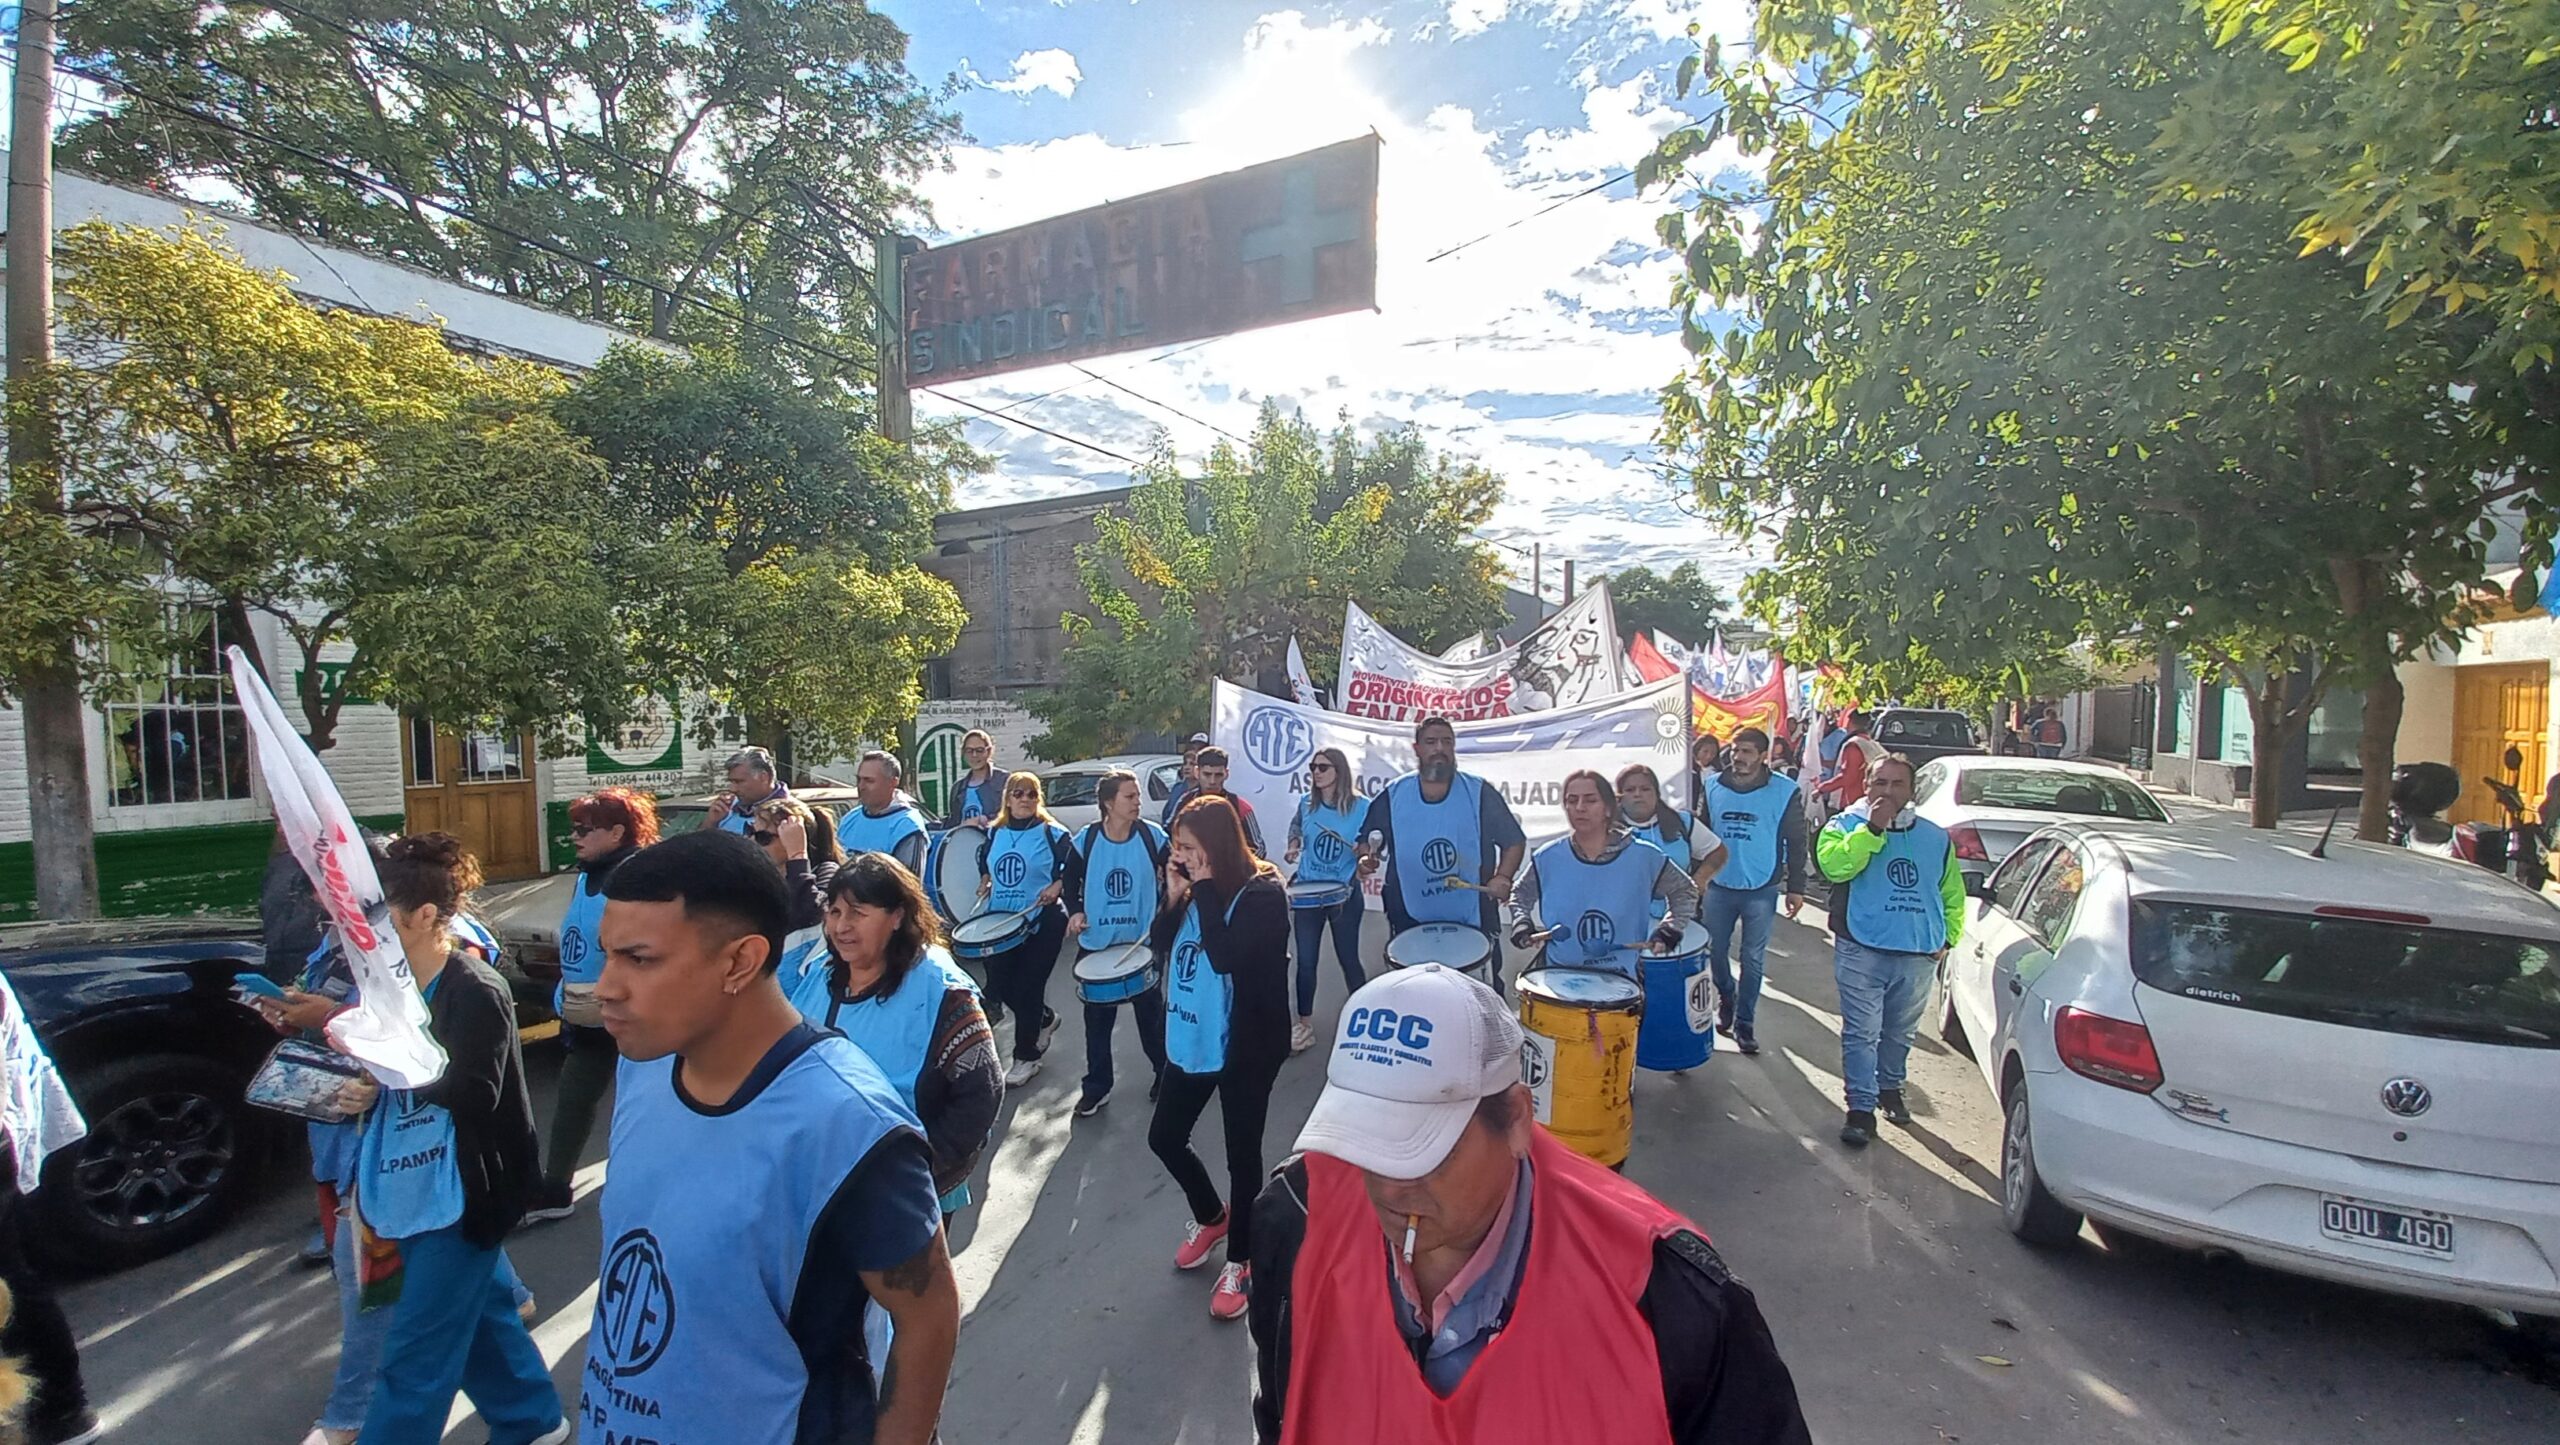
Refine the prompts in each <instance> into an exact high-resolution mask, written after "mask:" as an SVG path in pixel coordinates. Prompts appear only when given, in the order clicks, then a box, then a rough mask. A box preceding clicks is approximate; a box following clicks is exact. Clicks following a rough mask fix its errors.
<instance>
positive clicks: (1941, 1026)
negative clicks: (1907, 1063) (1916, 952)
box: [1938, 959, 1973, 1058]
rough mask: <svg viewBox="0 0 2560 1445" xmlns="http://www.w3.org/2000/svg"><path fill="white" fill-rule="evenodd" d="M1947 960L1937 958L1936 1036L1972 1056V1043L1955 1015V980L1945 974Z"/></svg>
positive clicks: (1949, 1045)
mask: <svg viewBox="0 0 2560 1445" xmlns="http://www.w3.org/2000/svg"><path fill="white" fill-rule="evenodd" d="M1947 969H1948V960H1946V959H1940V960H1938V1038H1939V1039H1940V1040H1941V1041H1942V1042H1944V1043H1945V1044H1946V1045H1947V1046H1948V1047H1949V1048H1953V1049H1958V1050H1961V1051H1962V1052H1963V1053H1964V1055H1965V1057H1967V1058H1971V1057H1972V1056H1973V1044H1972V1042H1971V1041H1970V1040H1968V1039H1966V1038H1965V1036H1964V1020H1962V1019H1960V1018H1957V1017H1956V981H1955V980H1954V979H1952V978H1950V977H1948V976H1947Z"/></svg>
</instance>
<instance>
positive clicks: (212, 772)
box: [103, 608, 251, 808]
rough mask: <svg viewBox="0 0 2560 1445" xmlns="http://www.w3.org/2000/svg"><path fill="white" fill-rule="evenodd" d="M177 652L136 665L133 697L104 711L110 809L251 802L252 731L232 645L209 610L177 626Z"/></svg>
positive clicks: (188, 612) (180, 619) (183, 616)
mask: <svg viewBox="0 0 2560 1445" xmlns="http://www.w3.org/2000/svg"><path fill="white" fill-rule="evenodd" d="M171 631H172V633H173V635H174V636H175V637H176V638H177V639H178V640H177V645H176V646H174V647H172V648H171V649H170V650H169V652H168V653H167V654H166V655H165V656H162V657H160V658H157V659H134V660H129V661H128V663H127V665H126V666H125V667H124V668H123V669H122V671H123V672H124V673H125V675H126V676H129V677H131V678H133V679H135V681H134V683H133V688H132V691H131V692H129V693H127V694H125V695H124V696H121V697H116V698H111V699H109V700H108V702H107V703H106V704H105V707H104V709H103V711H104V712H105V715H106V731H107V738H106V741H107V776H108V792H107V798H108V805H109V806H110V807H117V808H148V807H159V806H162V805H164V804H169V803H214V802H227V801H230V800H233V799H240V798H247V797H249V796H251V793H250V789H249V728H248V723H247V721H246V719H244V718H243V717H242V715H241V712H240V700H239V698H237V697H236V696H234V695H233V693H232V691H231V674H230V670H229V669H228V667H226V666H225V664H224V661H223V655H222V650H223V648H224V647H226V646H228V645H229V644H230V643H231V641H232V639H231V638H230V637H228V636H227V635H225V631H224V628H223V625H222V620H221V618H220V617H219V616H217V615H216V614H215V613H214V612H212V611H211V610H209V609H205V608H184V609H181V610H180V611H178V612H177V613H176V614H175V615H174V617H173V618H172V628H171Z"/></svg>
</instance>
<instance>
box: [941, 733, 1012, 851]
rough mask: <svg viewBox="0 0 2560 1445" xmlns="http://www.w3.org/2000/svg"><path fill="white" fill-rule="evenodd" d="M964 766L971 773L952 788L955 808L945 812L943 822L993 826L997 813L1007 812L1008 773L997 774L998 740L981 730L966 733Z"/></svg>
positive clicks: (962, 745)
mask: <svg viewBox="0 0 2560 1445" xmlns="http://www.w3.org/2000/svg"><path fill="white" fill-rule="evenodd" d="M960 763H961V766H963V767H964V768H966V769H967V770H968V771H966V772H964V773H962V774H961V775H960V781H958V782H956V783H953V784H952V785H951V806H950V807H948V808H946V809H944V810H943V814H942V821H943V822H945V823H948V824H954V825H957V824H960V823H976V824H979V825H980V826H984V827H992V826H993V825H994V823H995V821H996V814H998V813H1000V812H1002V811H1004V774H1002V773H1000V772H997V771H996V740H995V739H994V738H993V737H990V736H988V735H987V733H985V732H984V731H982V730H981V729H978V728H971V729H969V730H968V731H967V732H965V733H962V734H961V735H960Z"/></svg>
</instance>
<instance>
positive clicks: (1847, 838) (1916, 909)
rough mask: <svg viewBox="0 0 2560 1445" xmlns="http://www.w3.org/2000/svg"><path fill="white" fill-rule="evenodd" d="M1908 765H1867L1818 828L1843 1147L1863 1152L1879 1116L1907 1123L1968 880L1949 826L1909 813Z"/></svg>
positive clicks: (1901, 760) (1891, 760)
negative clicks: (1909, 1094) (1935, 986)
mask: <svg viewBox="0 0 2560 1445" xmlns="http://www.w3.org/2000/svg"><path fill="white" fill-rule="evenodd" d="M1913 771H1914V770H1913V768H1912V764H1911V759H1909V758H1907V757H1904V756H1903V755H1902V754H1900V753H1889V754H1887V755H1886V756H1885V757H1884V758H1883V759H1881V760H1880V761H1878V762H1877V763H1875V764H1874V765H1873V766H1872V767H1870V768H1868V769H1867V796H1866V798H1865V800H1864V801H1862V802H1859V803H1855V804H1852V805H1851V806H1850V807H1849V809H1848V810H1847V811H1845V812H1843V813H1841V814H1840V815H1839V816H1838V817H1836V818H1833V819H1832V820H1831V821H1830V822H1829V823H1827V824H1825V825H1824V826H1823V829H1822V831H1821V833H1819V834H1818V835H1816V836H1815V838H1814V842H1813V861H1814V864H1815V866H1817V867H1819V868H1820V869H1821V870H1822V876H1823V877H1825V878H1828V879H1830V880H1831V939H1832V942H1831V971H1832V976H1833V978H1835V979H1836V980H1837V981H1838V983H1839V985H1840V1077H1841V1080H1842V1083H1843V1086H1844V1088H1845V1091H1846V1093H1847V1094H1848V1105H1849V1117H1848V1120H1847V1121H1846V1122H1845V1123H1843V1124H1842V1125H1841V1126H1840V1142H1841V1143H1843V1144H1846V1145H1848V1146H1849V1147H1850V1148H1852V1149H1863V1148H1865V1147H1866V1145H1867V1141H1868V1140H1870V1139H1873V1138H1874V1137H1875V1132H1876V1111H1877V1110H1878V1108H1882V1110H1883V1111H1884V1116H1885V1117H1886V1118H1888V1119H1891V1120H1892V1121H1893V1122H1895V1123H1897V1124H1908V1123H1910V1122H1911V1110H1910V1108H1909V1106H1907V1105H1906V1104H1904V1103H1903V1101H1902V1077H1903V1071H1904V1068H1905V1066H1906V1065H1907V1064H1909V1062H1910V1059H1911V1033H1912V1030H1913V1029H1915V1028H1917V1027H1918V1026H1919V1023H1920V1007H1921V1005H1922V1004H1923V1003H1925V1002H1927V1000H1928V997H1929V984H1930V981H1931V980H1932V979H1933V978H1934V977H1936V975H1937V967H1938V960H1939V959H1940V958H1942V957H1944V956H1945V955H1946V951H1947V948H1948V946H1949V945H1951V944H1953V943H1954V942H1955V941H1956V938H1957V936H1958V935H1959V934H1961V933H1963V931H1964V872H1963V870H1962V869H1961V868H1960V867H1958V865H1957V863H1956V849H1955V843H1954V841H1953V840H1951V839H1950V838H1948V837H1947V830H1946V829H1944V828H1941V827H1939V826H1938V825H1937V824H1935V823H1932V822H1930V821H1929V820H1928V819H1926V818H1923V817H1920V816H1918V815H1917V814H1915V813H1913V812H1912V811H1911V777H1912V773H1913Z"/></svg>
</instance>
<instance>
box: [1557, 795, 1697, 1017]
mask: <svg viewBox="0 0 2560 1445" xmlns="http://www.w3.org/2000/svg"><path fill="white" fill-rule="evenodd" d="M1564 818H1565V827H1566V832H1565V835H1564V836H1563V837H1561V838H1558V839H1556V840H1555V841H1554V842H1552V843H1548V844H1545V845H1543V846H1542V847H1540V848H1539V849H1538V851H1537V852H1535V853H1532V854H1530V855H1529V862H1528V866H1527V867H1525V868H1523V869H1522V870H1521V871H1520V881H1519V882H1518V883H1517V884H1515V885H1513V887H1512V889H1511V946H1512V947H1514V948H1527V947H1529V946H1530V945H1531V944H1532V943H1540V944H1542V946H1543V949H1544V952H1543V954H1542V956H1541V959H1540V961H1539V962H1538V963H1537V964H1536V965H1534V966H1535V967H1541V968H1546V967H1555V968H1606V969H1613V970H1615V971H1617V972H1619V973H1623V974H1626V975H1627V976H1629V977H1631V978H1632V977H1636V976H1638V974H1639V972H1640V970H1639V968H1638V966H1637V953H1638V950H1640V949H1642V948H1644V947H1646V946H1647V945H1648V944H1650V945H1653V946H1655V947H1656V948H1657V950H1658V949H1659V948H1662V947H1667V946H1669V945H1671V944H1674V943H1677V942H1679V941H1680V920H1682V919H1685V918H1689V917H1692V916H1694V915H1695V914H1696V913H1697V911H1698V885H1697V882H1696V881H1695V880H1693V879H1692V878H1690V876H1689V875H1688V873H1687V872H1686V871H1685V870H1683V869H1682V868H1681V867H1680V865H1679V864H1677V863H1674V862H1672V861H1671V857H1670V855H1669V854H1667V853H1664V852H1663V851H1662V850H1661V849H1659V848H1657V847H1655V846H1653V845H1652V844H1651V843H1648V842H1646V841H1645V840H1644V839H1642V838H1639V837H1637V836H1635V835H1634V834H1633V833H1629V832H1626V831H1624V830H1622V829H1620V828H1619V827H1618V826H1617V824H1618V796H1617V793H1616V791H1615V790H1614V789H1612V788H1611V787H1610V786H1609V780H1608V779H1607V778H1604V777H1602V776H1600V775H1599V774H1598V773H1597V772H1594V771H1592V770H1591V769H1589V768H1578V769H1576V770H1574V771H1573V772H1570V773H1567V774H1565V777H1564Z"/></svg>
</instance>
